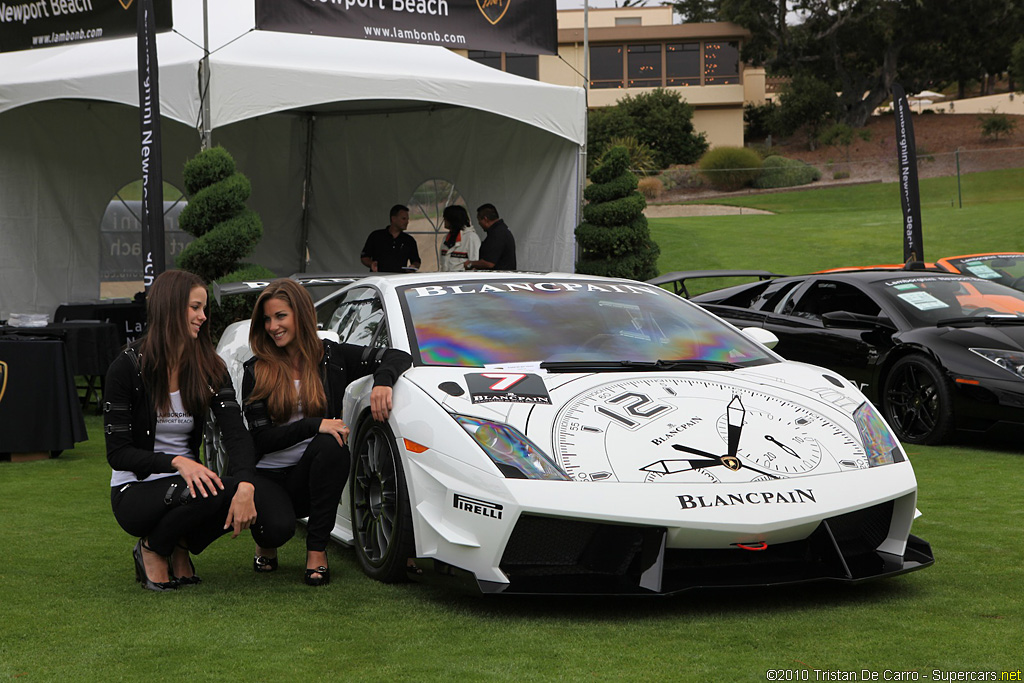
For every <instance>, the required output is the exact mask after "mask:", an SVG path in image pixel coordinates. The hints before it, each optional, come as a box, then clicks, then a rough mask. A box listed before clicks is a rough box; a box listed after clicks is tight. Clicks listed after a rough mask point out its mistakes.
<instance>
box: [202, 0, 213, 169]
mask: <svg viewBox="0 0 1024 683" xmlns="http://www.w3.org/2000/svg"><path fill="white" fill-rule="evenodd" d="M207 2H208V0H203V61H202V63H201V64H200V66H199V73H200V77H199V88H200V92H199V100H200V102H201V103H202V106H203V113H202V117H203V126H202V130H201V131H200V135H202V149H203V150H207V149H210V147H212V146H213V130H212V129H211V128H210V12H209V7H208V5H207Z"/></svg>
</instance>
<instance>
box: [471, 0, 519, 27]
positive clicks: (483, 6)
mask: <svg viewBox="0 0 1024 683" xmlns="http://www.w3.org/2000/svg"><path fill="white" fill-rule="evenodd" d="M511 4H512V0H476V6H477V7H479V8H480V11H481V12H482V13H483V15H484V18H486V19H487V21H489V22H491V25H492V26H493V25H495V24H497V23H498V22H499V21H501V18H502V17H503V16H505V12H507V11H508V6H509V5H511Z"/></svg>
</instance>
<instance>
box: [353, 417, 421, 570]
mask: <svg viewBox="0 0 1024 683" xmlns="http://www.w3.org/2000/svg"><path fill="white" fill-rule="evenodd" d="M352 453H353V458H352V459H353V463H352V485H351V486H350V487H349V488H350V489H351V492H352V494H351V495H352V525H353V529H354V532H355V533H354V536H355V538H354V541H355V549H356V559H357V560H358V561H359V566H360V567H361V568H362V570H363V573H364V574H366V575H367V576H369V577H370V578H372V579H376V580H377V581H381V582H383V583H396V582H399V581H404V580H406V579H407V573H406V562H407V560H408V559H409V558H410V557H413V556H414V555H415V542H414V538H413V530H412V510H411V507H410V505H409V490H408V487H407V486H406V481H405V470H404V468H403V467H402V458H401V456H400V455H399V454H398V452H397V449H396V447H395V437H394V434H392V432H391V429H390V428H389V427H388V425H387V424H385V423H381V422H376V421H367V422H366V423H364V424H363V426H362V427H361V428H360V429H359V433H358V434H357V436H356V439H355V441H354V442H353V452H352Z"/></svg>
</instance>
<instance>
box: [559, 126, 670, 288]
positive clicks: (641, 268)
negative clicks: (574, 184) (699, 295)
mask: <svg viewBox="0 0 1024 683" xmlns="http://www.w3.org/2000/svg"><path fill="white" fill-rule="evenodd" d="M628 167H629V155H628V152H627V150H626V148H625V147H621V146H620V147H613V148H611V149H610V150H608V152H607V153H606V154H605V155H604V158H603V163H602V164H601V166H599V167H598V168H597V170H595V171H594V173H593V174H592V175H591V179H592V180H593V181H594V184H593V185H591V186H590V187H588V188H587V189H586V190H585V191H584V196H585V197H586V198H587V199H588V200H590V203H589V204H587V206H585V207H584V208H583V222H582V223H580V225H579V227H577V228H576V241H577V243H578V244H579V246H580V260H579V261H577V262H576V272H578V273H587V274H590V275H605V276H609V277H625V278H631V279H634V280H648V279H650V278H652V277H654V276H655V275H657V274H658V270H657V268H656V265H655V264H656V263H657V260H658V254H659V253H660V250H659V249H658V245H657V244H655V243H654V242H652V241H651V233H650V231H649V230H648V228H647V217H646V216H644V208H645V207H646V206H647V200H646V199H644V197H643V195H641V194H640V193H639V192H637V191H636V188H637V182H638V181H637V177H636V176H635V175H633V174H632V173H630V172H629V168H628Z"/></svg>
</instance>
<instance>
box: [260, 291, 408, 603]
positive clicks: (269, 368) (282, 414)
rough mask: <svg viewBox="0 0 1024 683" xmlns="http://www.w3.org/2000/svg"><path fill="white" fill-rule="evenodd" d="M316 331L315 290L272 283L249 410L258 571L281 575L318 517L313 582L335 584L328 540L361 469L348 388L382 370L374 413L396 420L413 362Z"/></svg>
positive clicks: (264, 297)
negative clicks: (396, 393)
mask: <svg viewBox="0 0 1024 683" xmlns="http://www.w3.org/2000/svg"><path fill="white" fill-rule="evenodd" d="M316 329H317V327H316V310H315V309H314V308H313V300H312V299H311V298H310V296H309V293H308V292H307V291H306V290H305V289H304V288H303V287H302V286H301V285H299V284H298V283H297V282H295V281H294V280H289V279H280V280H274V281H273V282H271V283H270V285H269V286H268V287H267V288H266V289H264V290H263V293H262V294H260V297H259V299H258V300H257V302H256V306H255V307H254V308H253V312H252V322H251V325H250V327H249V346H250V347H251V349H252V352H253V358H251V359H249V360H248V361H247V362H246V363H245V365H244V372H243V376H242V403H243V410H244V413H245V419H246V421H247V422H248V423H249V430H250V432H251V433H252V436H253V441H254V442H255V445H256V457H257V463H256V477H255V483H256V509H257V513H258V518H257V523H256V524H255V525H254V526H253V527H252V535H253V538H254V539H255V541H256V553H255V556H254V557H253V569H254V570H255V571H256V572H260V573H262V572H271V571H274V570H275V569H277V566H278V560H277V549H278V548H279V547H280V546H282V545H284V543H285V542H287V541H288V539H290V538H291V537H292V536H293V535H294V534H295V521H296V519H297V518H300V517H308V518H309V519H308V523H307V529H306V575H305V581H306V583H307V584H309V585H311V586H322V585H325V584H327V583H328V582H329V581H330V570H329V569H328V564H327V542H328V541H329V540H330V534H331V530H332V529H333V528H334V521H335V516H336V514H337V512H338V503H339V502H340V501H341V492H342V489H343V488H344V487H345V481H346V480H347V479H348V474H349V466H350V464H351V456H350V454H349V450H348V445H347V443H346V442H347V440H348V434H349V428H348V426H347V425H346V424H345V422H344V421H343V420H342V419H341V417H342V416H341V408H342V399H343V397H344V395H345V388H346V387H348V384H349V382H351V381H352V380H354V379H356V378H359V377H364V376H366V375H369V374H371V373H372V374H373V383H374V387H373V390H372V392H371V394H370V412H371V413H372V415H373V417H374V419H376V420H381V421H383V420H386V419H387V418H388V414H389V413H390V412H391V407H392V400H391V399H392V387H393V385H394V383H395V380H396V379H398V376H399V375H401V374H402V373H403V372H405V371H406V370H407V369H408V368H409V366H410V365H411V364H412V357H411V356H409V354H407V353H405V352H404V351H399V350H397V349H367V348H366V347H363V346H356V345H353V344H337V343H335V342H332V341H329V340H326V339H323V340H322V339H320V338H319V337H318V336H317V332H316Z"/></svg>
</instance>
